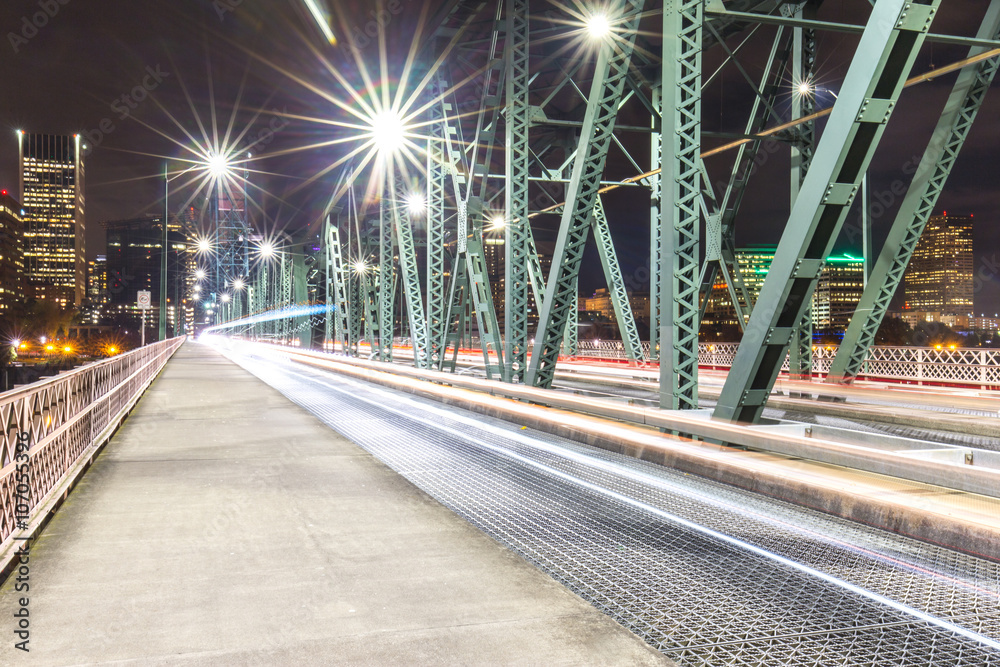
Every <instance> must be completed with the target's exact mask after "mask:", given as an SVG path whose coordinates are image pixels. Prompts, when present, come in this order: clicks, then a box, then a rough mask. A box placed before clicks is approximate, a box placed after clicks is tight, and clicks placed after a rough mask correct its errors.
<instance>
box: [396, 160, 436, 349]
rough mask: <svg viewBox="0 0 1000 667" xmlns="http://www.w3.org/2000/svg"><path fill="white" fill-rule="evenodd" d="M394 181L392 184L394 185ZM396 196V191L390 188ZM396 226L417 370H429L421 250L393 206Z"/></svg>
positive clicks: (407, 220) (397, 209)
mask: <svg viewBox="0 0 1000 667" xmlns="http://www.w3.org/2000/svg"><path fill="white" fill-rule="evenodd" d="M392 180H393V179H392V178H391V177H390V182H392ZM387 191H388V193H391V194H395V187H390V188H388V190H387ZM390 209H391V211H392V224H393V227H394V228H395V230H396V238H397V239H398V240H399V266H400V269H401V271H402V274H403V290H404V292H405V296H406V310H407V314H408V316H409V319H410V335H411V337H412V339H413V363H414V365H415V366H416V367H417V368H428V367H429V366H428V357H427V320H426V319H424V304H423V300H422V299H421V294H420V274H419V272H418V270H417V250H416V246H415V244H414V243H413V229H412V227H411V226H410V221H409V219H408V218H407V217H406V216H403V215H401V214H400V211H399V207H398V206H396V205H395V204H393V205H392V206H390Z"/></svg>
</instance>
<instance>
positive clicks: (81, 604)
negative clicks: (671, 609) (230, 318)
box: [0, 344, 666, 665]
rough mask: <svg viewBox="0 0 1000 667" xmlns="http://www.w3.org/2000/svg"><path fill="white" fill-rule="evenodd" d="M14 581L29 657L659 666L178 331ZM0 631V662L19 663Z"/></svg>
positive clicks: (584, 607) (651, 655)
mask: <svg viewBox="0 0 1000 667" xmlns="http://www.w3.org/2000/svg"><path fill="white" fill-rule="evenodd" d="M13 585H14V578H13V577H11V578H10V579H8V581H7V582H6V583H5V584H4V586H3V589H2V591H0V609H2V610H6V611H5V612H4V614H5V615H7V617H8V619H9V618H10V617H9V613H8V612H9V610H13V609H15V605H16V602H15V600H16V599H17V598H18V597H20V596H22V595H24V593H15V592H14V591H13ZM30 585H31V590H30V613H31V629H30V631H31V636H30V644H29V646H30V649H31V655H30V658H31V661H30V662H31V664H77V663H101V662H111V661H121V662H124V663H126V664H128V663H137V664H143V665H149V664H165V663H170V664H176V663H183V664H206V665H207V664H211V665H220V664H331V663H352V664H470V663H475V664H481V663H493V664H496V663H509V664H527V663H532V664H574V665H579V664H601V665H610V664H622V665H625V664H628V665H640V664H666V660H665V659H664V658H663V657H662V656H661V655H660V654H658V653H656V652H654V651H653V650H652V649H650V648H648V647H647V646H646V645H645V644H643V643H642V641H641V640H639V639H638V638H637V637H636V636H634V635H632V634H631V633H629V632H628V631H626V630H625V629H624V628H622V627H621V626H619V625H618V624H616V623H615V622H613V621H612V620H610V619H609V618H607V617H605V616H604V615H603V614H601V613H600V612H598V611H597V610H596V609H594V608H593V607H591V606H590V605H588V604H587V603H586V602H584V601H583V600H581V599H580V598H578V597H576V596H575V595H573V594H572V593H570V592H569V591H568V590H566V589H565V588H563V587H562V586H560V585H559V584H557V583H556V582H555V581H553V580H552V579H550V578H549V577H547V576H546V575H544V574H542V573H541V572H539V571H538V570H536V569H535V568H534V567H532V566H531V565H529V564H528V563H526V562H525V561H523V560H521V559H520V558H519V557H517V556H515V555H514V554H512V553H511V552H509V551H507V550H506V549H504V548H503V547H501V546H499V545H498V544H496V543H495V542H493V541H492V540H491V539H489V538H488V537H486V536H485V535H483V534H482V533H480V532H479V531H478V530H476V529H475V528H473V527H472V526H470V525H469V524H467V523H466V522H465V521H464V520H462V519H460V518H459V517H458V516H456V515H455V514H453V513H452V512H450V511H449V510H447V509H445V508H444V507H442V506H440V505H439V504H438V503H437V502H435V501H434V500H432V499H431V498H430V497H428V496H427V495H425V494H424V493H423V492H421V491H420V490H418V489H416V488H415V487H414V486H412V485H411V484H410V483H409V482H407V481H406V480H404V479H403V478H401V477H400V476H398V475H397V474H396V473H394V472H392V471H391V470H389V469H388V468H387V467H385V466H384V465H383V464H382V463H380V462H379V461H377V460H376V459H374V458H373V457H372V456H370V455H369V454H367V453H366V452H365V451H363V450H362V449H360V448H358V447H357V446H355V445H354V444H352V443H351V442H349V441H348V440H346V439H344V438H342V437H340V436H339V435H337V434H336V433H334V432H333V431H331V430H330V429H329V428H328V427H326V426H324V425H323V424H322V423H321V422H320V421H319V420H317V419H316V418H315V417H313V416H312V415H310V414H309V413H307V412H306V411H305V410H303V409H301V408H299V407H298V406H296V405H294V404H293V403H292V402H291V401H289V400H288V399H286V398H284V397H283V396H282V395H281V394H279V393H278V392H277V391H275V390H274V389H271V388H270V387H268V386H267V385H265V384H264V383H262V382H260V381H259V380H257V379H256V378H254V377H253V376H252V375H250V374H249V373H247V372H246V371H244V370H242V369H240V368H239V367H238V366H236V365H235V364H233V363H231V362H229V361H228V360H226V359H224V358H223V357H221V356H220V355H218V354H217V353H216V352H214V351H212V350H211V349H210V348H208V347H206V346H200V345H194V344H186V345H184V346H183V347H182V348H181V349H180V350H179V351H178V352H177V354H176V355H175V357H174V358H173V359H172V360H171V362H170V363H169V364H168V365H167V367H166V369H165V370H164V371H163V374H162V375H161V376H160V377H159V378H158V379H157V380H156V381H155V382H154V383H153V385H152V386H151V387H150V389H149V391H148V393H147V395H146V396H145V397H144V398H143V399H142V401H141V402H140V403H139V405H138V406H137V408H136V410H135V411H134V412H133V413H132V415H131V416H130V417H129V418H128V420H127V422H126V423H125V425H124V426H123V427H122V429H121V430H120V431H119V433H118V434H117V435H116V436H115V438H114V439H113V440H112V442H111V443H110V444H109V445H108V448H107V449H106V450H105V452H104V453H103V454H102V455H101V457H100V458H99V459H98V460H97V462H96V463H95V465H94V466H93V468H92V469H91V470H90V471H89V472H88V473H87V474H86V475H85V476H84V478H83V480H82V482H81V483H80V485H79V486H78V488H77V489H76V490H75V491H74V492H73V493H72V494H70V496H69V499H68V500H67V501H66V503H65V504H64V505H63V507H62V508H61V509H60V511H59V512H58V513H57V514H56V516H55V517H54V518H53V520H52V522H51V523H50V524H49V526H48V527H47V528H46V530H45V531H44V533H43V534H42V536H41V537H40V538H39V540H38V541H37V542H36V543H35V544H34V545H33V546H32V551H31V557H30ZM12 644H13V642H12V641H11V640H10V636H9V633H8V638H7V639H6V640H5V641H3V643H2V645H0V664H24V663H25V660H24V658H26V657H29V656H24V655H22V654H21V653H20V652H18V651H16V650H14V649H13V646H12Z"/></svg>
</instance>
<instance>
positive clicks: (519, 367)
mask: <svg viewBox="0 0 1000 667" xmlns="http://www.w3.org/2000/svg"><path fill="white" fill-rule="evenodd" d="M505 4H506V14H507V15H506V25H507V49H506V53H505V57H506V65H507V72H506V76H505V82H506V89H507V90H506V98H507V99H506V114H505V123H506V126H505V132H506V134H505V142H504V148H505V151H506V185H507V187H506V188H505V190H504V210H505V211H506V218H507V224H506V226H505V228H504V303H505V308H504V339H505V341H504V342H505V346H506V347H505V349H504V366H505V368H504V378H505V379H507V380H508V381H510V382H518V381H520V380H521V379H522V378H523V377H524V372H525V369H526V367H527V361H528V287H529V282H530V277H529V275H528V274H529V266H530V262H529V260H530V258H529V257H528V253H529V246H528V239H529V236H530V235H531V221H530V220H529V218H528V214H529V213H530V211H529V206H528V185H529V181H528V177H529V173H528V167H529V165H530V162H531V157H530V151H529V149H528V134H529V132H528V129H529V123H530V119H531V105H530V102H529V95H528V94H529V90H528V85H529V80H530V77H529V71H528V44H529V31H528V0H505ZM532 245H533V244H532ZM535 261H536V262H537V261H538V255H537V254H535ZM536 295H537V292H536ZM536 299H537V296H536Z"/></svg>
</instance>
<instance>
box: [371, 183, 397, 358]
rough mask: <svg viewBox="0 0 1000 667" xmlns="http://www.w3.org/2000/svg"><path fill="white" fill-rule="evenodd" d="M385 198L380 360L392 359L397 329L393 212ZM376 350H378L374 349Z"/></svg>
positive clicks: (381, 232)
mask: <svg viewBox="0 0 1000 667" xmlns="http://www.w3.org/2000/svg"><path fill="white" fill-rule="evenodd" d="M388 206H389V205H388V204H387V202H386V201H385V199H384V198H383V200H382V202H380V205H379V223H378V232H379V244H378V274H377V278H376V279H377V285H378V297H377V298H378V317H377V322H378V332H379V338H378V350H377V356H376V358H377V359H378V360H379V361H392V336H393V333H394V331H395V323H396V319H395V310H394V305H395V303H396V274H395V271H394V262H393V257H394V256H395V252H394V250H395V244H394V240H395V237H394V236H393V224H392V214H391V213H390V212H389V210H388ZM372 352H376V350H374V349H373V350H372Z"/></svg>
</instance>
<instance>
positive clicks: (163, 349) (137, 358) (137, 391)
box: [0, 336, 185, 553]
mask: <svg viewBox="0 0 1000 667" xmlns="http://www.w3.org/2000/svg"><path fill="white" fill-rule="evenodd" d="M184 340H185V338H184V337H183V336H181V337H178V338H172V339H170V340H165V341H160V342H158V343H153V344H151V345H147V346H145V347H141V348H139V349H137V350H133V351H131V352H127V353H125V354H122V355H119V356H117V357H112V358H110V359H105V360H103V361H98V362H95V363H91V364H87V365H85V366H81V367H79V368H75V369H73V370H71V371H67V372H64V373H61V374H60V375H57V376H54V377H50V378H46V379H44V380H40V381H38V382H34V383H32V384H30V385H26V386H24V387H19V388H16V389H12V390H10V391H6V392H3V393H0V553H3V552H5V551H6V550H7V548H8V547H9V546H10V544H11V543H12V541H13V539H14V536H15V533H17V532H18V531H30V530H33V529H34V527H36V523H37V521H38V516H37V514H38V513H37V512H36V510H37V509H38V508H40V507H41V506H43V505H44V504H45V503H47V502H48V501H49V500H50V497H51V496H52V495H53V493H54V492H56V491H57V490H58V489H59V488H60V487H61V485H62V483H63V481H64V479H65V478H66V477H67V475H68V474H70V472H71V471H73V469H74V467H75V465H76V463H77V462H78V461H79V460H80V459H81V458H83V457H84V456H85V455H86V454H87V453H88V452H90V451H92V450H93V448H94V447H95V446H97V445H100V444H102V443H103V442H105V441H107V439H108V438H109V437H110V436H111V433H112V432H113V431H114V429H115V428H116V427H117V426H118V424H119V423H120V422H121V419H122V418H123V417H124V416H125V414H126V413H127V412H128V411H129V410H130V409H131V408H132V406H133V405H134V404H135V402H136V401H137V400H138V399H139V397H140V396H141V395H142V393H143V391H145V389H146V387H147V386H148V385H149V383H150V382H152V381H153V378H155V377H156V375H157V374H158V373H159V372H160V369H162V368H163V366H164V365H165V364H166V362H167V360H168V359H169V358H170V356H171V355H172V354H173V353H174V352H175V351H176V350H177V348H178V347H179V346H180V344H181V343H182V342H184Z"/></svg>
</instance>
